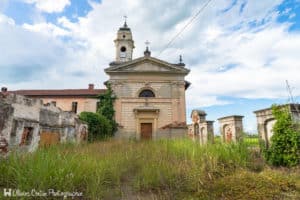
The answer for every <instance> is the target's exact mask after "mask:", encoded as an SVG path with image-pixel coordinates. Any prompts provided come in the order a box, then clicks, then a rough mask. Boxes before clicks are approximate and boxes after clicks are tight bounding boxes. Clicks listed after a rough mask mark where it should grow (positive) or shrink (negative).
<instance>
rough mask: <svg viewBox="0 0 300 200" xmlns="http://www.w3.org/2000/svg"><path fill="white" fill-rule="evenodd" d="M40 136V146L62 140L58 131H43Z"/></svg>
mask: <svg viewBox="0 0 300 200" xmlns="http://www.w3.org/2000/svg"><path fill="white" fill-rule="evenodd" d="M40 136H41V138H40V146H42V147H45V146H46V147H47V146H50V145H53V144H58V143H59V141H60V136H59V134H58V133H51V132H42V133H41V135H40Z"/></svg>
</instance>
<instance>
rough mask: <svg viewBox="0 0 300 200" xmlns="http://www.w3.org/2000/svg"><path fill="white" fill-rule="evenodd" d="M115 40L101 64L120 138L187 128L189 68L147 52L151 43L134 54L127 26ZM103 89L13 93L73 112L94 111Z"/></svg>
mask: <svg viewBox="0 0 300 200" xmlns="http://www.w3.org/2000/svg"><path fill="white" fill-rule="evenodd" d="M114 43H115V50H116V53H115V60H114V61H113V62H111V63H110V64H109V67H107V68H106V69H105V73H106V74H107V75H108V76H109V80H108V81H106V82H105V83H106V84H110V86H111V88H112V90H113V91H114V94H115V95H116V101H115V104H114V109H115V120H116V122H117V123H118V125H119V127H118V132H117V133H116V137H118V138H137V139H157V138H161V137H168V138H170V137H171V138H172V137H178V136H184V134H186V133H187V126H186V101H185V91H186V89H187V88H188V87H189V85H190V83H189V82H187V81H185V76H186V75H188V73H189V72H190V70H189V69H187V68H186V67H185V64H184V63H182V59H181V57H180V60H179V63H176V64H173V63H169V62H166V61H163V60H160V59H157V58H154V57H151V52H150V50H149V47H148V46H147V47H146V50H145V52H144V56H143V57H140V58H136V59H133V58H132V55H133V50H134V40H133V37H132V32H131V29H130V28H129V27H128V26H127V23H126V21H125V23H124V25H123V26H122V27H120V28H119V30H118V32H117V38H116V39H115V40H114ZM104 92H105V90H104V89H95V88H94V85H93V84H90V85H89V87H88V89H75V90H74V89H72V90H70V89H64V90H18V91H12V93H16V94H20V95H24V96H27V97H30V98H39V99H42V100H43V103H44V104H47V103H48V104H49V103H50V104H54V105H56V106H57V107H60V108H61V109H62V110H64V111H73V112H75V113H77V114H79V113H80V112H83V111H89V112H96V110H97V105H98V98H97V97H98V95H99V94H100V93H104Z"/></svg>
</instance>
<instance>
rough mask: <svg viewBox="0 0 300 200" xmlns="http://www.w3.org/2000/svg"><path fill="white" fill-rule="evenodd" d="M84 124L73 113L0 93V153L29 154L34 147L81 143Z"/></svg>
mask: <svg viewBox="0 0 300 200" xmlns="http://www.w3.org/2000/svg"><path fill="white" fill-rule="evenodd" d="M87 128H88V127H87V125H86V124H85V123H83V122H81V121H80V120H79V119H78V116H77V115H76V114H75V113H73V112H66V111H62V110H61V109H60V108H58V107H56V106H55V105H53V104H47V105H43V103H42V100H40V99H30V98H27V97H24V96H21V95H17V94H9V93H8V92H7V89H6V88H2V90H1V93H0V154H6V153H7V152H9V151H10V150H13V149H15V150H20V151H22V152H26V151H27V152H32V151H34V150H35V149H37V148H38V146H44V145H50V144H56V143H60V142H67V141H70V142H76V143H79V142H81V141H85V140H86V139H87V130H88V129H87Z"/></svg>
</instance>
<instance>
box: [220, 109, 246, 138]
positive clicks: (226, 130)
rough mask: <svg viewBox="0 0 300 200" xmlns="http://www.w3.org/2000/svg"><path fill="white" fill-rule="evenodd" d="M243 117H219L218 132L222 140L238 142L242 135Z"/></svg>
mask: <svg viewBox="0 0 300 200" xmlns="http://www.w3.org/2000/svg"><path fill="white" fill-rule="evenodd" d="M243 117H244V116H239V115H233V116H227V117H222V118H219V119H218V121H219V125H220V133H221V136H222V141H223V142H227V143H230V142H238V141H240V140H242V136H243Z"/></svg>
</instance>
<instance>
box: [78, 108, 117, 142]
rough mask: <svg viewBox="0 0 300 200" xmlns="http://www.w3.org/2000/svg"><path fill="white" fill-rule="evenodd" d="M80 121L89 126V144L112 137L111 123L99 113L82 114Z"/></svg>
mask: <svg viewBox="0 0 300 200" xmlns="http://www.w3.org/2000/svg"><path fill="white" fill-rule="evenodd" d="M79 119H81V120H82V121H85V122H86V123H87V124H88V127H89V128H88V131H89V137H88V141H89V142H93V141H95V140H99V139H104V138H107V137H111V136H112V133H113V131H112V126H111V123H110V121H109V120H108V119H107V118H106V117H104V116H102V115H100V114H99V113H92V112H82V113H80V115H79Z"/></svg>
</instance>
